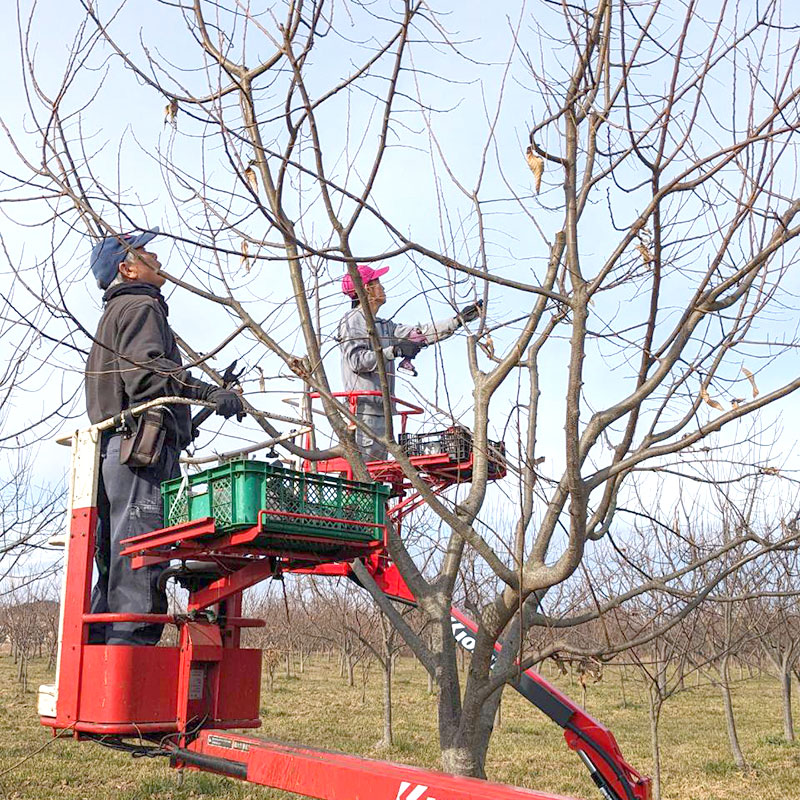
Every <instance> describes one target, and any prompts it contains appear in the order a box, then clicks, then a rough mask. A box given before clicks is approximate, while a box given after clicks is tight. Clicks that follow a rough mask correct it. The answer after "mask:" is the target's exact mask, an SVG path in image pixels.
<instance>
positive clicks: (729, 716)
mask: <svg viewBox="0 0 800 800" xmlns="http://www.w3.org/2000/svg"><path fill="white" fill-rule="evenodd" d="M721 671H722V681H721V682H720V691H721V692H722V705H723V708H724V709H725V723H726V725H727V727H728V741H729V742H730V745H731V754H732V755H733V760H734V761H735V762H736V766H737V767H739V769H747V762H746V761H745V758H744V753H742V748H741V745H740V744H739V735H738V734H737V733H736V718H735V717H734V714H733V700H732V698H731V686H730V681H729V679H728V677H729V670H728V659H727V658H725V659H723V661H722V669H721Z"/></svg>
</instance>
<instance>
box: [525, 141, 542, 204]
mask: <svg viewBox="0 0 800 800" xmlns="http://www.w3.org/2000/svg"><path fill="white" fill-rule="evenodd" d="M525 160H526V161H527V162H528V166H529V167H530V168H531V172H532V173H533V179H534V181H535V183H534V190H535V191H536V194H539V189H541V188H542V175H544V159H542V158H539V156H537V155H536V153H534V152H533V148H532V147H530V146H528V149H527V150H526V151H525Z"/></svg>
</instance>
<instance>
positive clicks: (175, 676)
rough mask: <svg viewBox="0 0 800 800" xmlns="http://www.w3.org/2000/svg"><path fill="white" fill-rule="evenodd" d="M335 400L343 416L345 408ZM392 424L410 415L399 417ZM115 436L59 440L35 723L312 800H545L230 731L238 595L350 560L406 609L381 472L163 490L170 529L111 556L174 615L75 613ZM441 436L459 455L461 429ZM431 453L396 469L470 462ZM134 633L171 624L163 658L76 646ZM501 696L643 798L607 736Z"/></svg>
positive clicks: (616, 786)
mask: <svg viewBox="0 0 800 800" xmlns="http://www.w3.org/2000/svg"><path fill="white" fill-rule="evenodd" d="M173 401H174V398H165V399H163V400H161V401H160V402H162V403H163V402H173ZM350 402H351V403H352V404H353V407H355V405H354V404H355V402H356V398H355V397H351V398H350ZM142 409H143V407H142ZM405 413H406V414H408V413H418V411H417V410H416V408H415V407H413V406H410V407H407V408H406V411H405ZM116 424H117V420H107V421H106V422H104V423H100V424H98V425H93V426H91V427H89V428H87V429H84V430H81V431H78V432H77V433H76V434H75V435H74V436H73V437H72V460H71V476H70V493H69V509H68V516H69V530H68V535H67V536H66V537H65V542H64V544H65V559H64V562H65V563H64V579H63V585H62V596H61V597H62V599H61V608H60V614H61V617H60V624H59V641H58V660H57V665H56V682H55V683H54V684H52V685H48V686H42V687H41V688H40V691H39V715H40V719H41V722H42V724H43V725H45V726H48V727H50V728H52V729H53V730H54V731H62V732H65V731H67V732H71V733H72V734H73V736H74V737H75V738H77V739H92V740H95V741H97V742H99V743H101V744H105V745H108V746H111V747H114V748H116V749H125V750H129V751H131V752H132V753H134V754H148V755H164V756H166V757H168V758H169V760H170V764H171V765H172V766H175V767H181V768H183V767H185V768H191V769H199V770H205V771H209V772H215V773H218V774H222V775H227V776H230V777H235V778H240V779H243V780H246V781H249V782H251V783H256V784H261V785H264V786H270V787H274V788H278V789H284V790H287V791H291V792H296V793H298V794H302V795H306V796H308V797H315V798H322V799H325V800H345V799H347V800H351V799H357V798H364V797H366V796H367V795H368V796H369V797H370V799H371V800H375V798H386V800H484V799H485V800H489V798H492V800H522V799H523V798H526V800H548V798H553V797H554V796H553V795H548V794H545V793H541V792H535V791H530V790H527V789H520V788H516V787H512V786H504V785H500V784H495V783H489V782H487V781H482V780H477V779H472V778H462V777H458V776H453V775H447V774H443V773H440V772H435V771H431V770H424V769H417V768H414V767H409V766H405V765H399V764H391V763H387V762H381V761H375V760H371V759H366V758H361V757H357V756H350V755H345V754H341V753H335V752H329V751H324V750H318V749H313V748H307V747H302V746H298V745H292V744H286V743H282V742H275V741H269V740H266V739H262V738H257V737H254V736H250V735H246V734H243V733H241V730H242V729H247V728H256V727H259V726H260V724H261V722H260V720H259V692H260V682H261V651H260V650H259V649H255V648H245V647H242V644H241V631H242V629H243V628H246V627H258V626H263V624H264V622H263V621H262V620H258V619H249V618H245V617H243V616H242V593H243V591H244V590H245V589H246V588H248V587H250V586H253V585H255V584H256V583H258V582H260V581H262V580H265V579H266V578H269V577H275V576H279V575H281V574H282V573H284V572H287V571H299V572H316V573H318V574H329V575H342V576H349V575H350V563H351V562H352V561H353V560H354V559H361V560H362V561H363V562H364V563H365V564H366V565H367V567H368V569H369V570H370V572H371V574H372V575H373V577H374V578H375V580H376V581H377V582H378V585H379V586H381V587H382V588H383V589H384V591H386V593H387V594H388V595H389V596H390V597H392V598H394V599H397V600H401V601H404V602H413V601H414V598H413V597H412V595H411V594H410V592H409V591H408V589H407V587H406V586H405V583H404V582H403V581H402V578H401V577H400V575H399V572H398V571H397V569H396V567H395V566H394V565H393V564H391V562H390V561H389V559H388V556H387V554H386V538H385V536H386V528H385V521H386V520H385V514H386V513H387V511H386V507H387V499H388V497H389V496H390V495H391V496H392V498H393V500H392V501H391V503H390V504H389V511H388V513H389V514H390V515H393V516H394V518H395V519H396V520H399V519H400V518H401V517H402V516H403V515H404V514H405V513H408V510H410V509H411V508H413V507H416V505H418V498H416V499H415V498H414V495H413V493H411V494H409V493H408V488H409V487H408V485H407V481H405V479H404V478H403V477H402V472H401V471H400V470H399V468H398V465H397V464H395V463H394V462H391V461H385V462H373V463H370V464H369V465H368V468H369V470H370V473H371V475H372V476H373V477H374V478H375V479H376V480H375V482H374V483H359V482H357V481H352V480H351V479H350V477H351V473H350V468H349V465H348V464H347V462H342V461H341V460H340V461H334V460H332V461H330V462H323V463H322V464H320V465H318V467H317V469H318V472H310V471H303V472H297V471H294V470H288V469H285V468H282V467H277V466H275V465H269V464H266V463H261V462H253V461H247V460H245V459H239V460H234V461H231V462H228V463H225V464H221V465H220V466H219V467H216V468H213V469H210V470H207V471H206V472H204V473H201V474H199V475H197V476H192V478H191V480H186V479H184V480H181V479H178V480H177V481H172V482H168V484H165V487H164V497H165V509H166V514H167V520H168V521H169V522H172V523H173V524H171V525H169V526H168V527H166V528H164V529H162V530H158V531H153V532H152V533H149V534H144V535H142V536H137V537H133V538H132V539H130V540H128V541H127V543H126V544H127V549H126V550H125V551H123V552H124V553H125V554H127V555H128V556H129V557H130V558H132V559H133V562H134V566H143V565H145V564H148V563H167V562H168V563H170V567H169V568H168V569H167V571H166V572H165V573H164V575H165V577H166V578H170V577H171V578H174V579H175V580H177V581H179V582H180V583H181V584H182V585H183V586H184V587H185V588H187V589H188V590H189V599H188V604H187V611H186V613H185V614H162V615H154V614H92V613H90V611H89V597H90V592H91V586H92V567H93V555H94V535H95V528H96V524H97V487H98V470H99V462H100V455H99V454H100V440H101V436H102V433H103V431H104V430H109V429H111V428H113V427H115V426H116ZM404 428H405V417H403V429H404ZM451 433H453V434H454V438H455V439H457V440H459V441H460V442H461V444H462V445H463V442H464V439H465V436H466V434H465V433H464V432H463V430H457V431H452V430H451ZM419 441H421V440H418V441H417V443H419ZM412 444H413V443H412ZM496 447H497V448H499V445H496ZM433 450H435V447H433V449H429V451H428V452H424V453H420V454H419V455H412V456H411V457H410V458H411V461H412V463H414V464H415V466H417V468H418V469H420V471H421V474H422V475H423V476H424V479H425V480H426V482H428V483H429V485H430V486H431V487H432V488H434V489H435V490H436V491H442V490H443V489H444V488H446V486H448V485H452V484H454V483H457V482H460V481H463V480H468V479H469V476H470V475H471V469H472V454H471V452H470V453H468V457H466V458H462V456H463V455H464V450H463V448H462V449H461V450H460V451H456V452H455V456H454V452H452V451H450V452H445V453H435V452H433ZM498 454H499V449H498V450H497V451H495V452H494V453H493V454H491V457H492V460H493V464H494V466H493V467H492V473H491V474H492V476H493V477H500V476H502V475H503V474H505V467H504V466H503V464H502V460H501V459H500V458H499V457H498ZM335 472H344V473H345V477H339V476H335V475H334V474H333V473H335ZM378 481H381V483H379V482H378ZM383 482H385V483H388V484H390V487H391V488H386V487H385V486H384V483H383ZM452 614H453V617H452V621H453V633H454V636H455V638H456V640H457V641H459V643H460V644H461V645H462V646H463V647H465V648H466V649H468V650H469V649H470V648H471V647H474V643H475V640H474V638H473V637H472V635H471V634H472V633H473V632H474V631H475V626H474V624H473V623H472V622H471V621H470V620H469V619H468V618H467V617H465V616H464V615H463V614H461V613H460V612H459V611H457V610H456V609H454V610H453V612H452ZM137 621H146V622H158V623H165V624H172V625H175V626H177V628H178V646H176V647H134V646H124V645H116V646H107V645H95V644H89V643H88V628H89V625H90V624H91V623H93V622H137ZM515 688H516V689H517V690H518V691H519V692H520V693H521V694H522V695H523V696H525V697H526V698H527V699H528V700H530V702H532V703H533V704H534V705H535V706H536V707H537V708H540V709H541V710H542V711H543V712H544V713H545V714H547V715H548V716H549V717H550V718H551V719H553V720H554V721H555V722H557V723H558V724H559V725H561V727H562V728H564V731H565V737H566V739H567V744H568V745H569V747H571V748H572V749H574V750H576V751H577V752H578V754H579V755H580V756H581V758H582V759H583V760H584V762H585V763H586V765H587V767H588V768H589V770H590V772H591V774H592V777H593V779H594V780H595V783H596V784H597V785H598V787H599V788H600V790H601V791H602V793H603V795H604V796H605V797H606V798H607V800H649V798H650V780H649V779H648V778H645V777H643V776H641V775H639V773H637V772H636V771H635V770H634V769H633V768H632V767H630V766H629V765H628V764H627V763H626V762H625V761H624V759H623V758H622V755H621V753H620V750H619V748H618V746H617V743H616V741H615V740H614V737H613V735H612V734H611V732H610V731H608V730H607V729H606V728H605V727H604V726H602V725H601V724H600V723H598V722H596V721H595V720H593V719H592V718H591V717H589V716H588V715H587V714H586V713H585V712H584V711H583V710H582V709H580V708H579V707H577V706H576V705H574V704H573V703H572V702H571V701H570V700H569V699H568V698H567V697H565V696H564V695H563V694H561V693H560V692H559V691H558V690H557V689H555V688H554V687H552V686H550V685H549V684H548V683H547V682H546V681H545V680H544V679H543V678H542V677H541V676H539V675H537V674H536V673H535V672H533V671H532V670H528V671H526V672H525V673H523V674H522V675H521V676H520V679H519V680H518V681H517V682H516V684H515Z"/></svg>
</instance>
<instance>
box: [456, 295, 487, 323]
mask: <svg viewBox="0 0 800 800" xmlns="http://www.w3.org/2000/svg"><path fill="white" fill-rule="evenodd" d="M482 310H483V300H478V301H477V302H476V303H470V304H469V305H468V306H464V308H462V309H461V310H460V311H459V312H458V321H459V322H460V323H461V324H462V325H463V324H464V323H465V322H472V321H473V320H476V319H478V317H479V316H480V315H481V311H482Z"/></svg>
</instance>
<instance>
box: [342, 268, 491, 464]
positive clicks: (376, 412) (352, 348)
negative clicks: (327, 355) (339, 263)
mask: <svg viewBox="0 0 800 800" xmlns="http://www.w3.org/2000/svg"><path fill="white" fill-rule="evenodd" d="M357 269H358V274H359V276H360V277H361V282H362V283H363V284H364V291H365V293H366V295H367V302H368V303H369V307H370V310H371V311H372V314H373V316H374V317H375V330H376V333H377V334H378V339H379V340H380V344H381V351H380V352H381V355H382V356H383V360H384V364H385V366H386V379H387V381H388V383H389V394H390V395H394V380H395V360H396V359H398V358H401V359H409V360H410V359H412V358H414V357H415V356H416V355H417V354H418V353H419V351H420V350H421V349H422V348H423V347H426V346H427V345H429V344H433V343H434V342H438V341H441V340H442V339H446V338H447V337H448V336H451V335H452V334H453V333H454V332H455V331H457V330H458V329H459V328H460V327H461V326H462V325H463V324H464V323H465V322H471V321H473V320H475V319H477V318H478V316H479V315H480V313H481V307H482V305H483V304H482V302H481V301H478V302H477V303H471V304H470V305H468V306H466V307H465V308H463V309H461V311H459V313H458V314H457V315H456V316H455V317H450V318H448V319H444V320H439V321H437V322H433V323H428V324H419V325H403V324H401V323H399V322H394V321H392V320H390V319H383V318H381V317H378V316H377V313H378V309H379V308H380V307H381V306H382V305H383V304H384V303H385V302H386V292H385V291H384V289H383V286H382V285H381V281H380V279H381V277H382V276H383V275H385V274H386V273H387V272H388V271H389V267H379V268H375V267H371V266H369V265H368V264H359V265H358V267H357ZM342 292H344V294H346V295H347V296H348V297H349V298H350V301H351V308H350V310H349V311H348V312H347V313H346V314H345V315H344V316H343V317H342V319H341V321H340V322H339V330H338V334H337V339H338V341H339V345H340V347H341V355H342V381H343V383H344V390H345V391H347V392H379V391H380V388H381V384H380V378H379V376H378V357H379V356H378V353H376V352H375V350H374V348H373V347H372V344H371V342H370V340H369V334H368V333H367V322H366V318H365V317H364V310H363V309H362V308H361V303H360V301H359V299H358V295H357V293H356V287H355V284H354V283H353V279H352V278H351V277H350V275H349V274H347V275H345V276H344V277H343V278H342ZM358 417H359V419H360V420H362V421H363V422H364V423H366V424H367V425H368V426H369V428H370V429H371V430H372V435H371V436H370V435H369V434H367V433H365V432H364V431H362V430H360V429H357V430H356V444H357V445H358V448H359V450H360V451H361V453H362V454H363V456H364V458H365V459H366V460H367V461H382V460H384V459H385V458H386V456H387V449H386V444H385V443H384V442H383V441H381V439H385V438H386V423H385V420H384V416H383V401H382V399H381V397H380V395H377V396H372V397H362V398H360V399H359V402H358Z"/></svg>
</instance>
